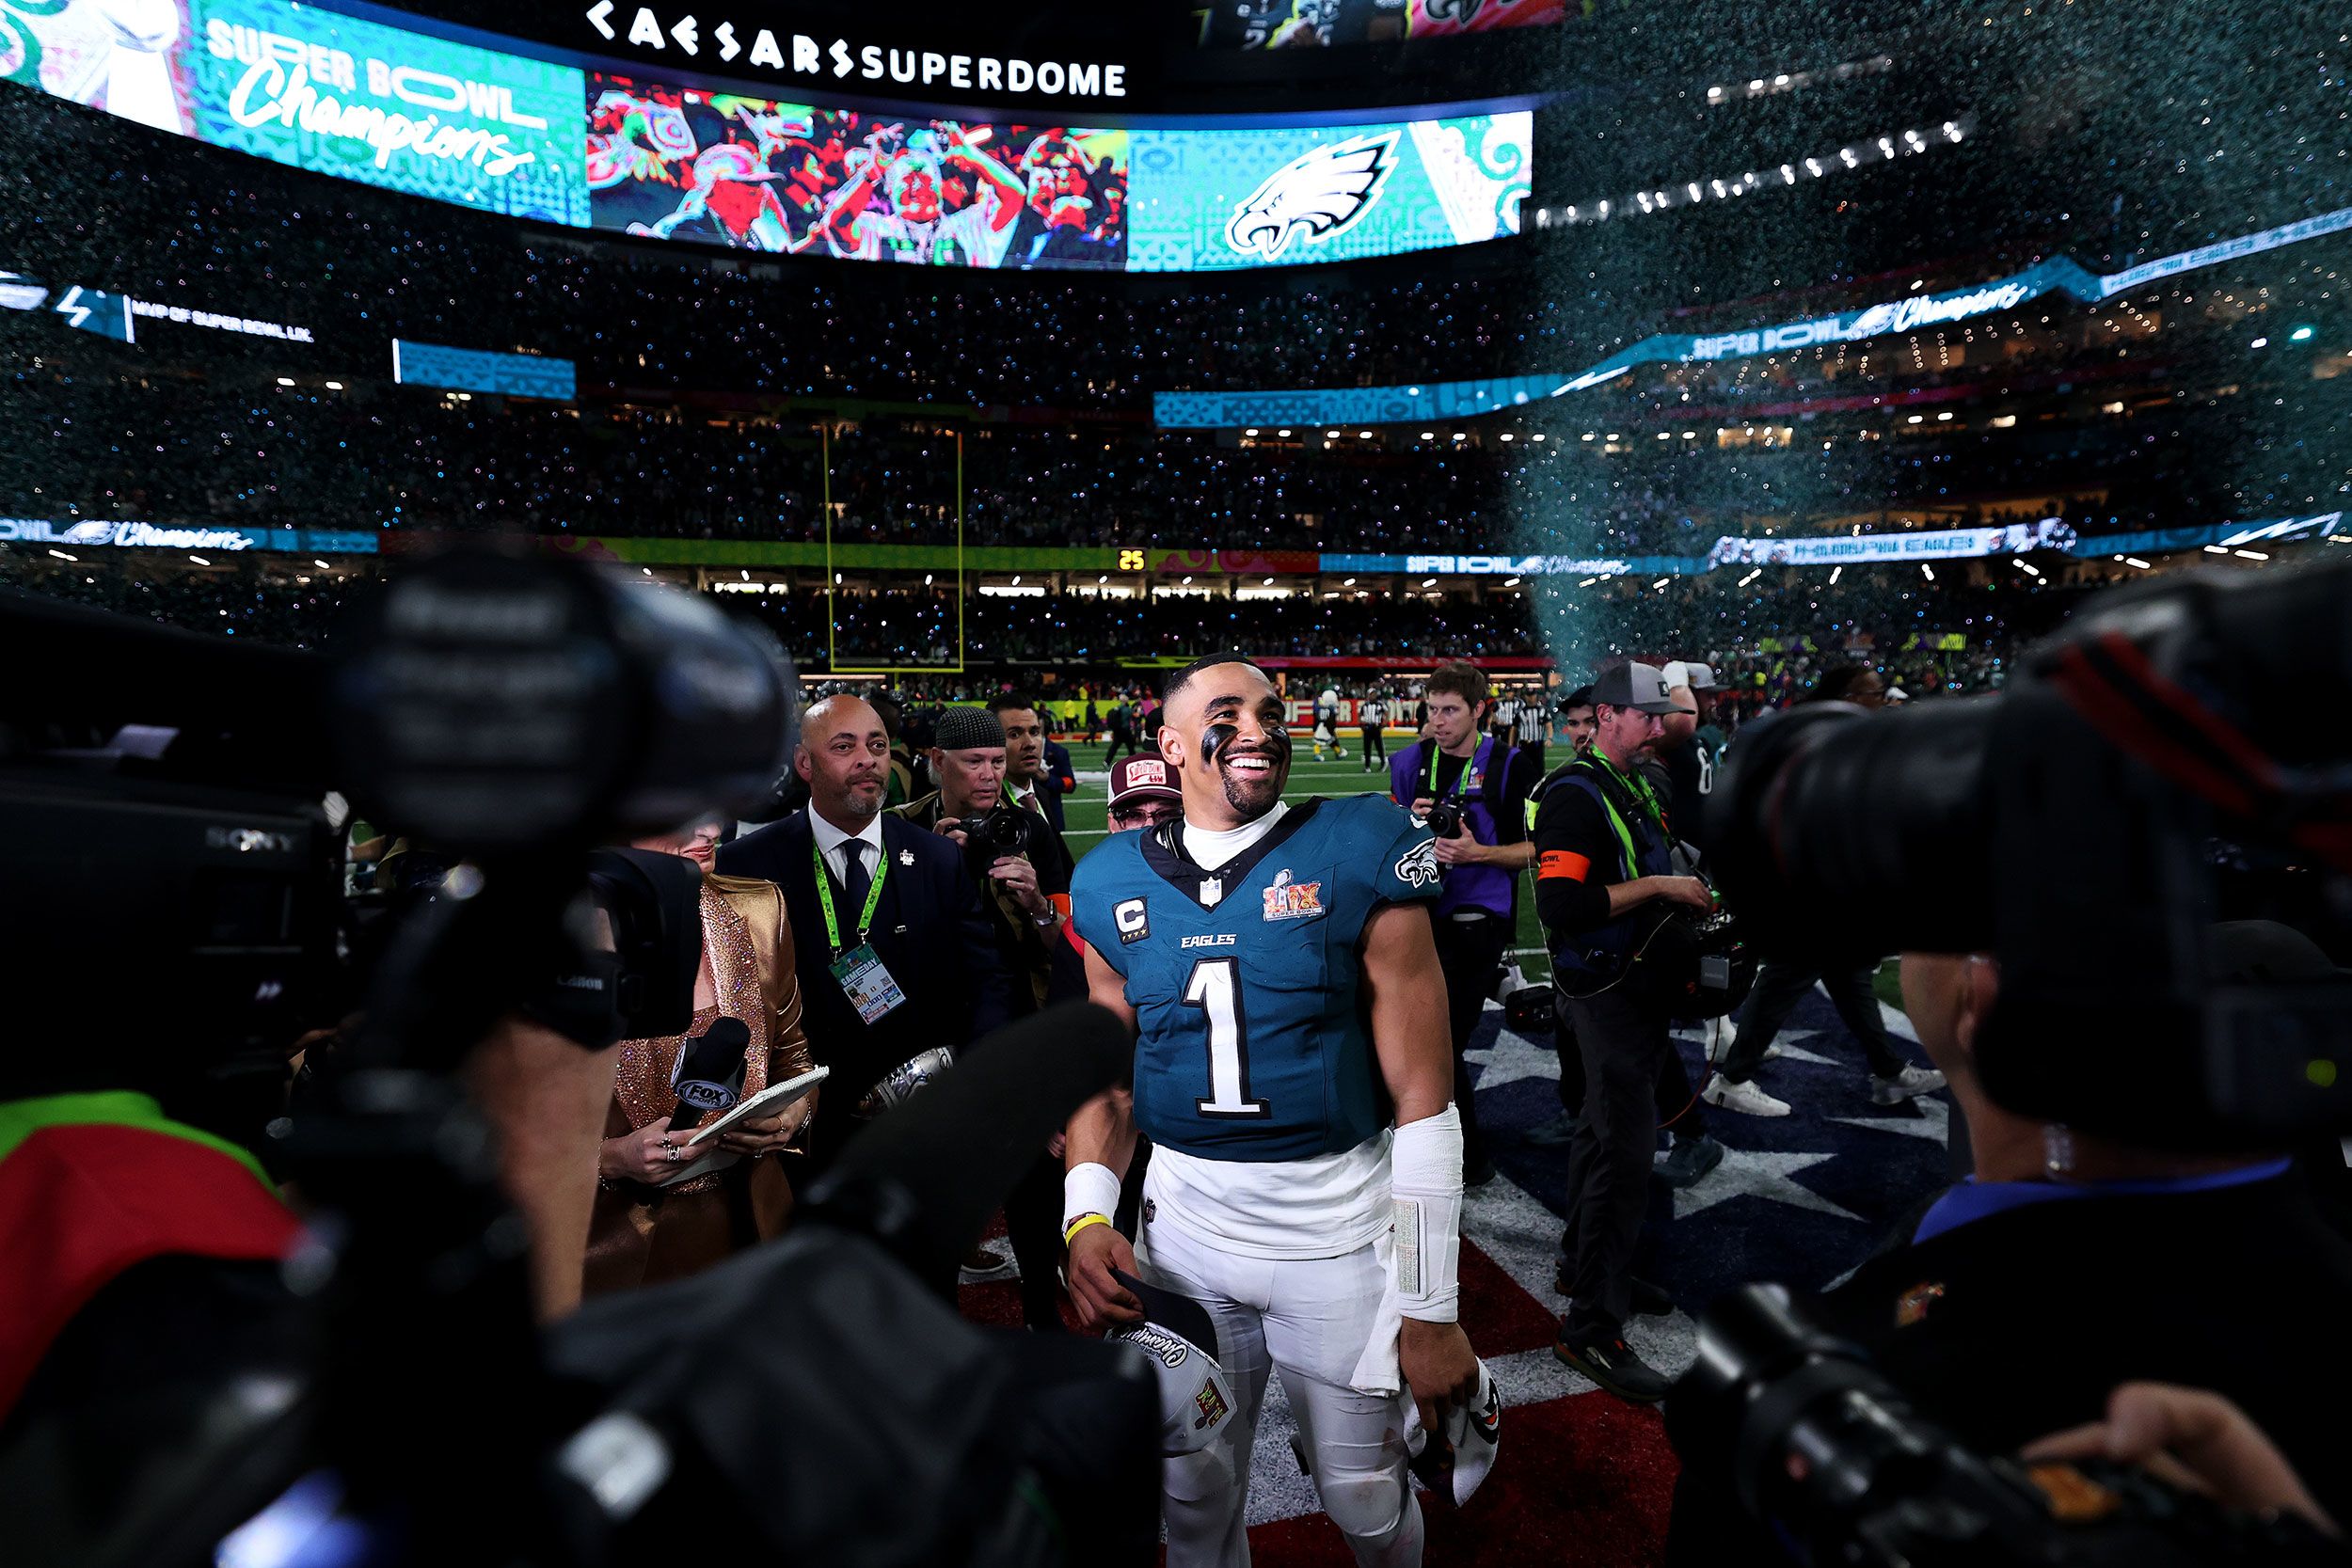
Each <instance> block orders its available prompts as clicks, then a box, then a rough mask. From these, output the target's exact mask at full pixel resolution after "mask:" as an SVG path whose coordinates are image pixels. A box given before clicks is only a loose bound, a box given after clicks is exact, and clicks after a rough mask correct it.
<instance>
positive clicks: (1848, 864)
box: [1707, 697, 2000, 958]
mask: <svg viewBox="0 0 2352 1568" xmlns="http://www.w3.org/2000/svg"><path fill="white" fill-rule="evenodd" d="M1999 711H2000V710H1999V708H1998V706H1997V705H1996V703H1995V702H1994V699H1992V698H1990V697H1968V698H1959V699H1955V700H1952V701H1949V702H1940V703H1934V704H1931V705H1926V706H1923V707H1919V708H1916V709H1911V710H1906V711H1903V712H1899V713H1886V714H1877V715H1867V716H1866V715H1865V714H1864V712H1863V710H1862V709H1860V708H1857V707H1853V706H1851V705H1847V704H1844V703H1820V704H1814V705H1805V706H1801V707H1796V708H1792V709H1790V710H1789V711H1788V713H1786V714H1784V715H1783V716H1781V717H1779V718H1777V719H1773V720H1771V721H1767V722H1763V723H1759V724H1757V725H1756V726H1755V727H1754V728H1753V729H1752V730H1750V731H1748V732H1746V733H1744V734H1742V736H1740V747H1739V749H1738V750H1737V751H1736V752H1733V753H1732V757H1731V760H1730V762H1729V764H1728V765H1727V766H1726V768H1724V776H1723V777H1722V779H1721V780H1719V781H1718V782H1717V784H1716V786H1715V789H1714V792H1713V793H1712V794H1711V795H1709V796H1708V804H1707V834H1708V836H1707V843H1708V845H1709V846H1710V847H1712V848H1713V855H1712V857H1711V858H1712V861H1713V863H1714V864H1715V866H1716V868H1717V871H1718V874H1719V876H1720V878H1721V880H1722V882H1723V887H1724V895H1725V897H1726V898H1727V899H1728V900H1729V901H1730V902H1731V903H1732V904H1733V905H1734V906H1735V907H1736V908H1737V909H1738V910H1739V911H1740V917H1741V923H1742V925H1743V926H1745V927H1746V928H1747V929H1748V931H1749V932H1751V933H1752V934H1753V937H1754V940H1755V942H1756V946H1757V948H1758V950H1759V951H1760V952H1761V953H1762V955H1763V956H1764V957H1767V958H1784V957H1799V958H1802V957H1819V956H1823V955H1830V956H1836V955H1840V954H1855V953H1868V954H1873V955H1875V954H1881V953H1884V952H1885V951H1887V950H1888V949H1889V948H1890V947H1915V948H1925V949H1930V950H1932V951H1937V952H1966V951H1969V950H1971V949H1973V948H1976V947H1981V946H1984V945H1986V944H1987V943H1988V942H1991V940H1992V936H1993V888H1992V871H1993V867H1992V864H1991V861H1992V854H1991V836H1990V835H1991V827H1990V821H1989V818H1988V816H1987V801H1986V797H1985V792H1984V785H1983V779H1984V772H1985V758H1986V756H1987V755H1988V753H1989V752H1990V749H1991V740H1992V732H1993V724H1994V719H1995V717H1996V716H1997V714H1998V713H1999ZM1866 717H1867V719H1868V722H1867V723H1864V722H1859V721H1861V720H1863V719H1865V718H1866Z"/></svg>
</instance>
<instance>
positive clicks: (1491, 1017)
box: [962, 993, 1947, 1568]
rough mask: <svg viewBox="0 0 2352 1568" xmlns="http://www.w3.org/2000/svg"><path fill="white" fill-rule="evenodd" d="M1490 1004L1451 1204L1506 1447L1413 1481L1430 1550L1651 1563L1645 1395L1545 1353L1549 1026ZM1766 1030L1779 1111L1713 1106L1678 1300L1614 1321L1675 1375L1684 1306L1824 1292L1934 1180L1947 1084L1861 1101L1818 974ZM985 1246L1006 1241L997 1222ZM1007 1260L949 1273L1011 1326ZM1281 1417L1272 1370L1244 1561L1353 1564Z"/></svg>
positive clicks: (1660, 1260)
mask: <svg viewBox="0 0 2352 1568" xmlns="http://www.w3.org/2000/svg"><path fill="white" fill-rule="evenodd" d="M1501 1023H1502V1012H1501V1009H1500V1008H1489V1009H1488V1011H1487V1015H1486V1024H1485V1026H1484V1028H1483V1029H1482V1032H1481V1035H1480V1037H1479V1040H1478V1042H1477V1045H1476V1047H1475V1048H1474V1049H1473V1050H1472V1051H1471V1053H1470V1060H1471V1063H1472V1064H1473V1071H1474V1073H1475V1075H1476V1084H1477V1094H1478V1112H1479V1117H1480V1120H1481V1122H1482V1123H1483V1124H1484V1126H1485V1128H1486V1132H1487V1134H1488V1137H1489V1141H1490V1142H1491V1144H1492V1145H1493V1153H1494V1157H1495V1160H1496V1163H1497V1164H1498V1165H1499V1166H1500V1167H1501V1168H1502V1175H1501V1176H1499V1177H1498V1178H1497V1179H1496V1180H1494V1181H1492V1182H1490V1183H1489V1184H1487V1185H1486V1186H1485V1187H1483V1188H1478V1189H1476V1190H1474V1191H1472V1192H1471V1193H1470V1195H1469V1196H1468V1199H1467V1201H1466V1202H1465V1205H1464V1214H1463V1222H1462V1224H1463V1248H1462V1263H1461V1277H1462V1309H1463V1323H1464V1326H1465V1328H1466V1329H1467V1330H1468V1332H1469V1334H1470V1343H1471V1344H1472V1345H1473V1346H1474V1347H1475V1348H1476V1349H1477V1351H1478V1354H1480V1356H1481V1357H1483V1358H1484V1359H1485V1360H1486V1363H1487V1365H1488V1366H1489V1367H1490V1368H1491V1369H1492V1370H1493V1371H1494V1374H1495V1377H1496V1380H1497V1382H1498V1383H1499V1384H1500V1385H1501V1386H1502V1392H1503V1402H1504V1406H1505V1408H1504V1412H1503V1418H1502V1452H1501V1454H1500V1456H1499V1457H1498V1460H1497V1462H1496V1465H1495V1469H1494V1472H1493V1474H1491V1475H1490V1476H1489V1477H1488V1478H1487V1480H1486V1484H1485V1485H1484V1486H1483V1487H1481V1488H1480V1490H1479V1492H1478V1495H1477V1496H1476V1497H1473V1498H1472V1499H1471V1500H1470V1507H1469V1508H1467V1509H1464V1510H1461V1511H1458V1512H1457V1511H1455V1510H1454V1509H1452V1508H1450V1507H1443V1506H1438V1505H1434V1504H1433V1503H1431V1501H1430V1500H1429V1499H1428V1498H1426V1497H1424V1498H1423V1502H1422V1507H1423V1512H1424V1513H1425V1515H1426V1517H1427V1519H1428V1529H1429V1534H1428V1550H1427V1553H1426V1557H1425V1560H1426V1561H1428V1562H1430V1563H1432V1564H1439V1563H1458V1562H1471V1561H1489V1562H1502V1563H1513V1564H1518V1563H1527V1564H1546V1563H1564V1564H1573V1565H1575V1568H1646V1565H1650V1564H1656V1563H1659V1562H1661V1561H1662V1560H1664V1556H1665V1538H1666V1526H1667V1518H1668V1513H1669V1510H1670V1505H1671V1501H1672V1497H1673V1491H1674V1482H1675V1477H1676V1473H1677V1465H1676V1460H1675V1456H1674V1452H1673V1449H1671V1448H1670V1447H1669V1446H1668V1444H1667V1442H1666V1435H1665V1429H1664V1426H1663V1423H1662V1422H1661V1420H1660V1418H1659V1416H1658V1413H1657V1412H1656V1411H1655V1410H1643V1409H1637V1408H1635V1407H1633V1406H1630V1405H1627V1404H1625V1403H1622V1402H1619V1401H1617V1400H1615V1399H1613V1398H1612V1397H1611V1396H1609V1395H1607V1394H1603V1393H1600V1392H1598V1391H1597V1390H1595V1389H1594V1388H1593V1386H1592V1385H1590V1384H1589V1383H1587V1382H1585V1381H1584V1380H1583V1379H1582V1378H1581V1377H1579V1376H1577V1375H1576V1374H1574V1373H1572V1372H1570V1371H1569V1370H1567V1369H1566V1368H1565V1367H1564V1366H1562V1365H1561V1364H1560V1363H1559V1362H1558V1361H1557V1360H1556V1359H1554V1358H1553V1356H1552V1354H1551V1337H1552V1333H1553V1330H1554V1328H1555V1327H1556V1325H1557V1323H1558V1321H1559V1320H1558V1314H1559V1313H1560V1311H1561V1310H1562V1309H1563V1307H1564V1306H1565V1303H1563V1302H1562V1300H1561V1298H1560V1296H1559V1295H1558V1294H1557V1292H1556V1291H1554V1290H1553V1289H1552V1270H1553V1263H1554V1260H1555V1259H1556V1257H1557V1250H1556V1249H1557V1246H1558V1241H1559V1232H1560V1210H1561V1206H1562V1204H1563V1202H1564V1201H1565V1184H1566V1182H1565V1179H1566V1159H1565V1151H1564V1150H1561V1149H1557V1148H1542V1147H1538V1146H1534V1145H1530V1144H1528V1143H1527V1142H1526V1141H1525V1139H1524V1133H1525V1132H1526V1130H1527V1129H1528V1128H1530V1127H1533V1126H1534V1125H1535V1124H1536V1123H1538V1122H1540V1121H1543V1120H1544V1119H1546V1118H1547V1117H1549V1116H1550V1115H1551V1114H1552V1113H1553V1112H1554V1111H1555V1110H1556V1109H1557V1108H1558V1102H1557V1100H1556V1098H1555V1085H1556V1080H1557V1077H1558V1065H1557V1060H1556V1058H1555V1057H1554V1055H1553V1053H1552V1048H1551V1042H1550V1040H1549V1037H1534V1038H1529V1037H1520V1036H1518V1035H1515V1034H1512V1033H1510V1032H1509V1031H1506V1030H1503V1029H1502V1027H1501ZM1888 1026H1889V1029H1890V1031H1891V1032H1893V1033H1894V1034H1896V1035H1897V1036H1898V1037H1899V1041H1898V1044H1899V1048H1900V1047H1901V1046H1902V1043H1903V1041H1904V1040H1907V1038H1908V1037H1909V1033H1910V1031H1909V1026H1908V1024H1907V1023H1906V1022H1904V1021H1903V1020H1902V1018H1901V1017H1900V1015H1899V1014H1896V1013H1893V1012H1892V1011H1891V1009H1890V1010H1889V1015H1888ZM1782 1041H1783V1044H1784V1048H1785V1050H1784V1054H1783V1056H1782V1057H1781V1058H1780V1059H1778V1060H1775V1061H1773V1062H1772V1063H1770V1064H1768V1066H1767V1068H1766V1069H1765V1075H1764V1079H1765V1082H1766V1086H1767V1087H1769V1088H1771V1089H1772V1091H1773V1092H1774V1093H1775V1094H1778V1095H1780V1096H1782V1097H1783V1098H1785V1099H1788V1100H1789V1101H1791V1102H1792V1103H1793V1105H1794V1107H1795V1109H1794V1113H1793V1114H1792V1115H1790V1116H1788V1117H1776V1118H1772V1119H1769V1120H1768V1119H1760V1118H1757V1117H1742V1116H1736V1115H1730V1114H1726V1113H1724V1112H1720V1111H1708V1112H1707V1113H1706V1125H1707V1127H1708V1131H1709V1132H1712V1133H1713V1134H1714V1135H1715V1136H1716V1137H1718V1138H1719V1139H1721V1140H1722V1142H1723V1143H1724V1144H1725V1145H1726V1146H1727V1148H1728V1149H1729V1153H1728V1155H1727V1157H1726V1158H1725V1160H1724V1164H1722V1165H1721V1166H1720V1167H1719V1168H1718V1169H1717V1170H1715V1171H1714V1172H1712V1173H1710V1174H1709V1175H1708V1177H1707V1178H1706V1179H1705V1180H1702V1181H1700V1182H1699V1183H1698V1184H1697V1185H1696V1186H1694V1187H1692V1188H1689V1189H1687V1190H1685V1191H1683V1192H1679V1193H1675V1192H1670V1191H1668V1190H1667V1189H1666V1188H1665V1187H1664V1185H1663V1184H1662V1183H1657V1184H1654V1185H1653V1191H1652V1208H1651V1215H1650V1221H1649V1224H1648V1226H1647V1227H1645V1233H1644V1238H1643V1243H1642V1247H1641V1250H1640V1253H1639V1254H1638V1256H1637V1258H1636V1261H1635V1270H1636V1272H1637V1273H1639V1274H1641V1275H1643V1276H1644V1277H1645V1278H1649V1279H1653V1280H1655V1281H1656V1282H1657V1283H1659V1284H1661V1285H1663V1286H1665V1287H1666V1288H1667V1290H1668V1291H1670V1292H1671V1293H1672V1294H1673V1295H1674V1297H1675V1299H1676V1302H1677V1307H1678V1308H1679V1309H1678V1310H1677V1311H1676V1312H1675V1313H1674V1315H1673V1316H1671V1317H1667V1318H1641V1319H1636V1320H1635V1321H1634V1322H1633V1323H1629V1324H1628V1325H1627V1337H1628V1338H1629V1340H1630V1342H1631V1343H1632V1344H1633V1346H1634V1348H1635V1349H1637V1350H1638V1351H1640V1352H1641V1353H1642V1354H1644V1355H1645V1357H1647V1358H1648V1359H1649V1361H1650V1362H1651V1364H1652V1365H1654V1366H1657V1367H1659V1368H1660V1369H1661V1370H1664V1371H1667V1372H1669V1373H1674V1372H1678V1371H1680V1370H1682V1369H1683V1368H1684V1367H1685V1366H1687V1365H1688V1364H1689V1362H1690V1359H1691V1355H1692V1350H1693V1348H1694V1345H1695V1339H1696V1329H1695V1323H1694V1321H1693V1319H1692V1313H1693V1312H1695V1311H1697V1310H1699V1309H1701V1308H1703V1307H1705V1305H1706V1304H1707V1303H1708V1301H1709V1300H1711V1299H1712V1298H1713V1297H1714V1296H1715V1295H1717V1294H1719V1293H1720V1292H1721V1291H1724V1290H1727V1289H1729V1288H1730V1287H1732V1286H1734V1285H1738V1284H1741V1283H1744V1282H1747V1281H1749V1280H1756V1279H1777V1280H1783V1281H1786V1282H1788V1283H1789V1284H1790V1285H1793V1286H1797V1287H1800V1288H1803V1289H1807V1290H1818V1289H1820V1288H1821V1287H1823V1286H1826V1285H1827V1284H1829V1283H1830V1282H1831V1281H1833V1280H1834V1279H1836V1277H1838V1276H1839V1275H1843V1274H1844V1273H1845V1272H1846V1271H1847V1270H1849V1269H1851V1267H1852V1266H1853V1265H1854V1264H1856V1263H1858V1262H1859V1261H1861V1259H1863V1258H1864V1257H1865V1256H1867V1253H1868V1252H1869V1251H1870V1249H1871V1248H1872V1246H1874V1245H1875V1244H1876V1243H1878V1242H1879V1241H1880V1240H1881V1239H1882V1238H1883V1236H1884V1235H1885V1234H1886V1233H1887V1231H1888V1229H1889V1227H1891V1226H1892V1225H1894V1224H1895V1223H1896V1222H1897V1221H1898V1220H1899V1218H1900V1217H1901V1216H1902V1215H1904V1214H1905V1213H1906V1212H1908V1211H1911V1210H1913V1209H1915V1207H1916V1206H1917V1205H1918V1204H1919V1203H1920V1202H1921V1201H1922V1200H1923V1199H1924V1198H1925V1197H1926V1196H1929V1195H1930V1194H1931V1193H1933V1192H1935V1191H1936V1190H1938V1189H1939V1188H1940V1187H1941V1186H1942V1185H1943V1183H1944V1180H1945V1155H1944V1147H1943V1146H1944V1141H1945V1123H1946V1119H1947V1117H1946V1106H1945V1103H1944V1101H1943V1099H1942V1097H1941V1096H1934V1097H1930V1098H1929V1099H1927V1100H1925V1101H1919V1102H1916V1103H1914V1104H1908V1105H1899V1106H1892V1107H1888V1106H1879V1105H1874V1104H1872V1103H1871V1102H1870V1100H1869V1096H1868V1093H1867V1081H1866V1079H1865V1076H1864V1072H1863V1068H1862V1065H1861V1056H1860V1048H1859V1047H1858V1046H1857V1045H1856V1044H1855V1043H1854V1042H1853V1041H1852V1040H1851V1038H1849V1037H1846V1035H1845V1033H1844V1030H1843V1028H1842V1027H1841V1026H1840V1025H1839V1024H1838V1023H1837V1022H1836V1019H1835V1016H1834V1015H1833V1014H1832V1012H1831V1010H1830V1007H1829V1004H1828V1002H1827V1000H1826V999H1825V998H1823V997H1821V996H1820V995H1819V994H1818V993H1817V994H1815V995H1814V996H1812V997H1810V998H1808V999H1807V1000H1806V1002H1805V1003H1804V1004H1803V1005H1802V1006H1800V1007H1799V1009H1798V1011H1797V1013H1796V1015H1795V1016H1794V1017H1793V1018H1792V1019H1791V1020H1790V1022H1789V1027H1788V1029H1787V1030H1786V1031H1784V1033H1783V1035H1782ZM1680 1044H1681V1048H1682V1050H1683V1053H1684V1056H1685V1058H1686V1060H1687V1062H1688V1063H1689V1065H1690V1066H1691V1069H1692V1079H1693V1082H1696V1081H1698V1080H1699V1078H1700V1076H1701V1074H1702V1072H1703V1070H1704V1051H1703V1048H1702V1046H1701V1044H1700V1038H1699V1036H1698V1035H1697V1033H1696V1032H1695V1031H1686V1033H1685V1036H1684V1037H1683V1038H1682V1039H1681V1041H1680ZM1910 1050H1911V1052H1912V1053H1913V1054H1916V1048H1915V1047H1911V1048H1910ZM993 1244H994V1245H995V1247H996V1248H997V1250H998V1251H1000V1252H1004V1251H1006V1248H1005V1246H1004V1243H1003V1242H1002V1241H1001V1240H999V1241H997V1242H995V1243H993ZM1001 1275H1002V1277H998V1276H996V1275H992V1276H990V1277H989V1278H987V1279H985V1280H982V1281H979V1282H976V1283H972V1284H967V1285H966V1286H964V1288H963V1291H962V1299H963V1308H964V1311H965V1313H966V1314H967V1315H968V1316H970V1317H972V1318H974V1319H977V1320H978V1321H980V1322H984V1323H1002V1324H1006V1325H1009V1326H1011V1325H1018V1323H1020V1318H1021V1311H1020V1303H1019V1300H1018V1297H1017V1295H1016V1293H1015V1291H1016V1288H1015V1286H1014V1285H1013V1284H1012V1282H1011V1277H1010V1269H1009V1266H1008V1267H1007V1268H1006V1269H1005V1270H1003V1271H1001ZM1292 1430H1293V1428H1292V1423H1291V1418H1290V1412H1289V1410H1288V1408H1287V1406H1286V1405H1285V1404H1284V1403H1283V1402H1282V1398H1281V1393H1280V1385H1279V1380H1278V1381H1274V1382H1271V1383H1270V1384H1269V1386H1268V1390H1267V1396H1266V1405H1265V1409H1264V1411H1263V1415H1262V1417H1261V1419H1260V1422H1259V1433H1258V1441H1257V1446H1256V1451H1255V1463H1254V1464H1253V1465H1252V1466H1251V1478H1250V1507H1249V1517H1250V1521H1251V1524H1250V1530H1249V1540H1250V1553H1251V1560H1252V1561H1253V1563H1255V1564H1256V1565H1257V1568H1322V1565H1325V1564H1328V1565H1330V1568H1346V1565H1348V1564H1351V1563H1352V1562H1353V1558H1352V1557H1351V1556H1350V1554H1349V1552H1348V1550H1347V1547H1346V1545H1345V1544H1343V1542H1342V1541H1341V1539H1340V1535H1339V1532H1338V1531H1337V1530H1336V1529H1334V1528H1332V1526H1331V1523H1330V1521H1329V1520H1328V1519H1327V1518H1325V1517H1324V1516H1323V1514H1322V1513H1321V1512H1320V1510H1319V1506H1318V1504H1317V1501H1316V1499H1315V1496H1314V1488H1313V1484H1312V1482H1311V1481H1307V1480H1306V1479H1305V1478H1304V1477H1302V1476H1301V1475H1300V1474H1299V1471H1298V1465H1297V1464H1296V1463H1295V1461H1294V1460H1293V1458H1292V1457H1291V1452H1290V1444H1289V1438H1290V1433H1291V1431H1292ZM1726 1506H1730V1505H1728V1504H1727V1505H1726Z"/></svg>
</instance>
